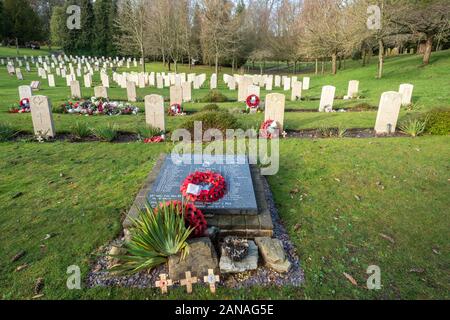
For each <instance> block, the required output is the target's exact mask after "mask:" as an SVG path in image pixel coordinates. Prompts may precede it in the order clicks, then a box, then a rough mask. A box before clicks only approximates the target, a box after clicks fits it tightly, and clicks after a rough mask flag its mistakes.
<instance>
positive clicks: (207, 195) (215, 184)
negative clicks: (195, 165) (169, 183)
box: [180, 171, 227, 203]
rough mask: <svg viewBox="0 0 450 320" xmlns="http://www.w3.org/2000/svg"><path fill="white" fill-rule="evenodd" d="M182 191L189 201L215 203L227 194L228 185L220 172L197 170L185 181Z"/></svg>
mask: <svg viewBox="0 0 450 320" xmlns="http://www.w3.org/2000/svg"><path fill="white" fill-rule="evenodd" d="M180 191H181V193H182V195H183V197H185V198H186V199H188V200H189V201H192V202H203V203H213V202H216V201H219V200H220V199H222V198H223V197H224V196H225V193H226V191H227V185H226V183H225V178H224V177H222V176H221V175H220V174H218V173H215V172H212V171H206V172H201V171H196V172H194V173H192V174H191V175H189V176H188V177H187V178H186V179H185V180H184V181H183V184H182V185H181V188H180Z"/></svg>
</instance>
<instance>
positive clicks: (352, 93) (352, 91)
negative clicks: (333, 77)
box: [347, 80, 359, 99]
mask: <svg viewBox="0 0 450 320" xmlns="http://www.w3.org/2000/svg"><path fill="white" fill-rule="evenodd" d="M358 93H359V81H358V80H351V81H350V82H349V83H348V90H347V96H348V98H349V99H351V98H355V97H357V96H358Z"/></svg>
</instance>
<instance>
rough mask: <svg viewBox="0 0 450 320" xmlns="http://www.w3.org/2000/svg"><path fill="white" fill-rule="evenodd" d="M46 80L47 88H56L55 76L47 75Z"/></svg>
mask: <svg viewBox="0 0 450 320" xmlns="http://www.w3.org/2000/svg"><path fill="white" fill-rule="evenodd" d="M47 79H48V86H49V87H50V88H54V87H56V84H55V76H54V75H52V74H49V75H48V76H47Z"/></svg>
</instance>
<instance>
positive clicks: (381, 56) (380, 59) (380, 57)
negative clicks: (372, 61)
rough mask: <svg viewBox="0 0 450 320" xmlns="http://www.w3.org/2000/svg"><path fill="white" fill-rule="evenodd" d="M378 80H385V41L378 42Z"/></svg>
mask: <svg viewBox="0 0 450 320" xmlns="http://www.w3.org/2000/svg"><path fill="white" fill-rule="evenodd" d="M378 47H379V50H378V51H379V52H378V79H381V78H383V65H384V43H383V40H378Z"/></svg>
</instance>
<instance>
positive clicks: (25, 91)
mask: <svg viewBox="0 0 450 320" xmlns="http://www.w3.org/2000/svg"><path fill="white" fill-rule="evenodd" d="M32 96H33V91H32V90H31V87H30V86H20V87H19V98H20V100H22V99H25V98H27V99H30V98H31V97H32Z"/></svg>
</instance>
